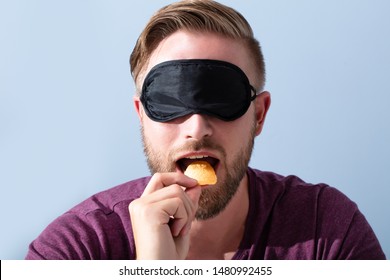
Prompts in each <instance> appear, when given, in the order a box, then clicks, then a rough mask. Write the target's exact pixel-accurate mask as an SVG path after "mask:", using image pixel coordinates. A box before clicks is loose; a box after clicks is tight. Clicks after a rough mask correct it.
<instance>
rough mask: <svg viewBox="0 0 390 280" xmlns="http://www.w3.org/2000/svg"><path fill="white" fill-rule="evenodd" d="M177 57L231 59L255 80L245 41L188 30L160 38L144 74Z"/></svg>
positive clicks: (229, 60) (250, 78)
mask: <svg viewBox="0 0 390 280" xmlns="http://www.w3.org/2000/svg"><path fill="white" fill-rule="evenodd" d="M177 59H213V60H222V61H226V62H230V63H232V64H234V65H236V66H238V67H239V68H241V70H243V71H244V73H245V74H246V76H247V77H248V78H249V80H250V81H254V79H255V66H254V64H253V62H252V60H251V59H250V55H249V51H248V50H247V48H246V47H245V46H244V43H243V42H242V41H239V40H234V39H231V38H227V37H223V36H220V35H217V34H212V33H197V32H196V33H195V32H189V31H177V32H175V33H173V34H172V35H170V36H168V37H167V38H165V39H164V40H163V41H161V43H160V44H159V45H158V46H157V48H156V49H155V50H154V51H153V53H152V55H151V57H150V59H149V62H148V64H147V67H146V69H145V72H144V73H145V74H144V75H143V76H144V77H145V75H146V74H147V73H148V72H149V71H150V69H151V68H153V67H154V66H155V65H157V64H159V63H161V62H165V61H169V60H177ZM144 77H143V78H144ZM143 78H142V80H143Z"/></svg>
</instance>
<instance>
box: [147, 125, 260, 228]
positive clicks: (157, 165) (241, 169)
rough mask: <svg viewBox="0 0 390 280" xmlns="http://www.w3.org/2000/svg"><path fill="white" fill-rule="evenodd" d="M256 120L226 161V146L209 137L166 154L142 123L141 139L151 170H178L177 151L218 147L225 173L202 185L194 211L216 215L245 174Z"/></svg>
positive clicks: (205, 216)
mask: <svg viewBox="0 0 390 280" xmlns="http://www.w3.org/2000/svg"><path fill="white" fill-rule="evenodd" d="M253 123H254V125H253V126H252V129H251V135H250V136H249V137H248V138H247V141H246V143H244V145H243V146H242V147H241V149H239V150H238V151H237V153H236V154H234V155H233V156H232V160H231V162H227V159H226V151H225V149H224V148H223V147H222V146H220V145H219V144H217V143H214V142H213V141H212V140H211V139H209V138H203V139H202V140H199V141H198V140H194V141H192V142H188V143H186V144H185V145H183V146H182V147H179V148H175V149H172V150H171V151H170V152H169V153H168V156H167V155H165V154H163V153H162V152H157V151H155V150H154V149H153V146H152V145H151V143H150V142H149V141H148V139H147V138H146V137H145V133H144V130H143V127H142V126H141V136H142V143H143V147H144V153H145V156H146V160H147V164H148V167H149V170H150V172H151V173H152V174H155V173H158V172H175V171H176V162H175V160H174V159H175V157H174V155H176V154H177V153H179V152H181V151H185V152H188V151H199V150H202V149H206V148H207V149H211V150H215V151H218V152H219V153H220V154H221V156H222V157H221V158H220V162H219V164H220V167H224V168H225V176H224V178H218V182H217V183H216V184H215V185H214V186H212V187H209V188H205V189H202V192H201V195H200V198H199V207H198V210H197V212H196V215H195V218H196V219H197V220H207V219H210V218H213V217H215V216H216V215H218V214H219V213H220V212H221V211H223V210H224V209H225V208H226V206H227V205H228V204H229V202H230V200H231V199H232V198H233V196H234V195H235V193H236V191H237V189H238V186H239V185H240V182H241V180H242V179H243V177H244V176H245V174H246V171H247V169H248V164H249V160H250V158H251V155H252V151H253V147H254V139H255V129H256V124H255V122H253Z"/></svg>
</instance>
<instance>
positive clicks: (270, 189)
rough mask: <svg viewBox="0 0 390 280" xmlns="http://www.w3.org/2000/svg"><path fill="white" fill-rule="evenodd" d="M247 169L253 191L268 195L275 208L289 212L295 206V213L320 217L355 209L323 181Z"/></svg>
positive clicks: (341, 213) (338, 214)
mask: <svg viewBox="0 0 390 280" xmlns="http://www.w3.org/2000/svg"><path fill="white" fill-rule="evenodd" d="M249 173H250V175H249V178H250V184H251V187H250V188H251V189H252V192H253V194H254V195H255V196H260V197H261V196H263V197H264V196H265V197H267V198H268V199H269V200H271V201H272V206H273V208H274V210H276V211H287V212H289V213H290V212H291V209H294V212H295V213H300V212H301V213H300V214H303V213H304V214H305V215H306V214H307V213H308V212H311V213H316V215H321V216H323V218H325V217H333V218H334V217H335V216H344V217H345V218H347V217H348V218H349V219H351V218H352V216H353V215H354V213H355V212H356V211H357V210H358V208H357V205H356V204H355V203H354V202H353V201H352V200H350V199H349V198H348V197H347V196H346V195H345V194H344V193H342V192H341V191H339V190H338V189H336V188H335V187H332V186H329V185H327V184H325V183H317V184H313V183H308V182H305V181H304V180H302V179H301V178H299V177H297V176H294V175H289V176H282V175H279V174H276V173H273V172H265V171H260V170H256V169H250V170H249ZM341 210H342V211H341ZM291 215H293V213H290V216H291Z"/></svg>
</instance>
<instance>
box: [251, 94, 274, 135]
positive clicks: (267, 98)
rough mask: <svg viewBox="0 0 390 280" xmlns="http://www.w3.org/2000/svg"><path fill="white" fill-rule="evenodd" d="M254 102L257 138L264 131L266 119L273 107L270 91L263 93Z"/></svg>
mask: <svg viewBox="0 0 390 280" xmlns="http://www.w3.org/2000/svg"><path fill="white" fill-rule="evenodd" d="M254 102H255V110H256V112H255V114H256V136H258V135H260V133H261V131H262V129H263V126H264V122H265V117H266V116H267V112H268V109H269V107H270V106H271V94H270V93H269V92H268V91H263V92H262V93H260V95H259V96H257V97H256V99H255V101H254Z"/></svg>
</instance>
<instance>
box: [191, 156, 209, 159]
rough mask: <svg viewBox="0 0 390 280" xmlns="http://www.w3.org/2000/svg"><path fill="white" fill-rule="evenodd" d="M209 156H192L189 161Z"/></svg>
mask: <svg viewBox="0 0 390 280" xmlns="http://www.w3.org/2000/svg"><path fill="white" fill-rule="evenodd" d="M207 157H208V156H202V155H199V156H190V157H188V158H189V159H200V158H207Z"/></svg>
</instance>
